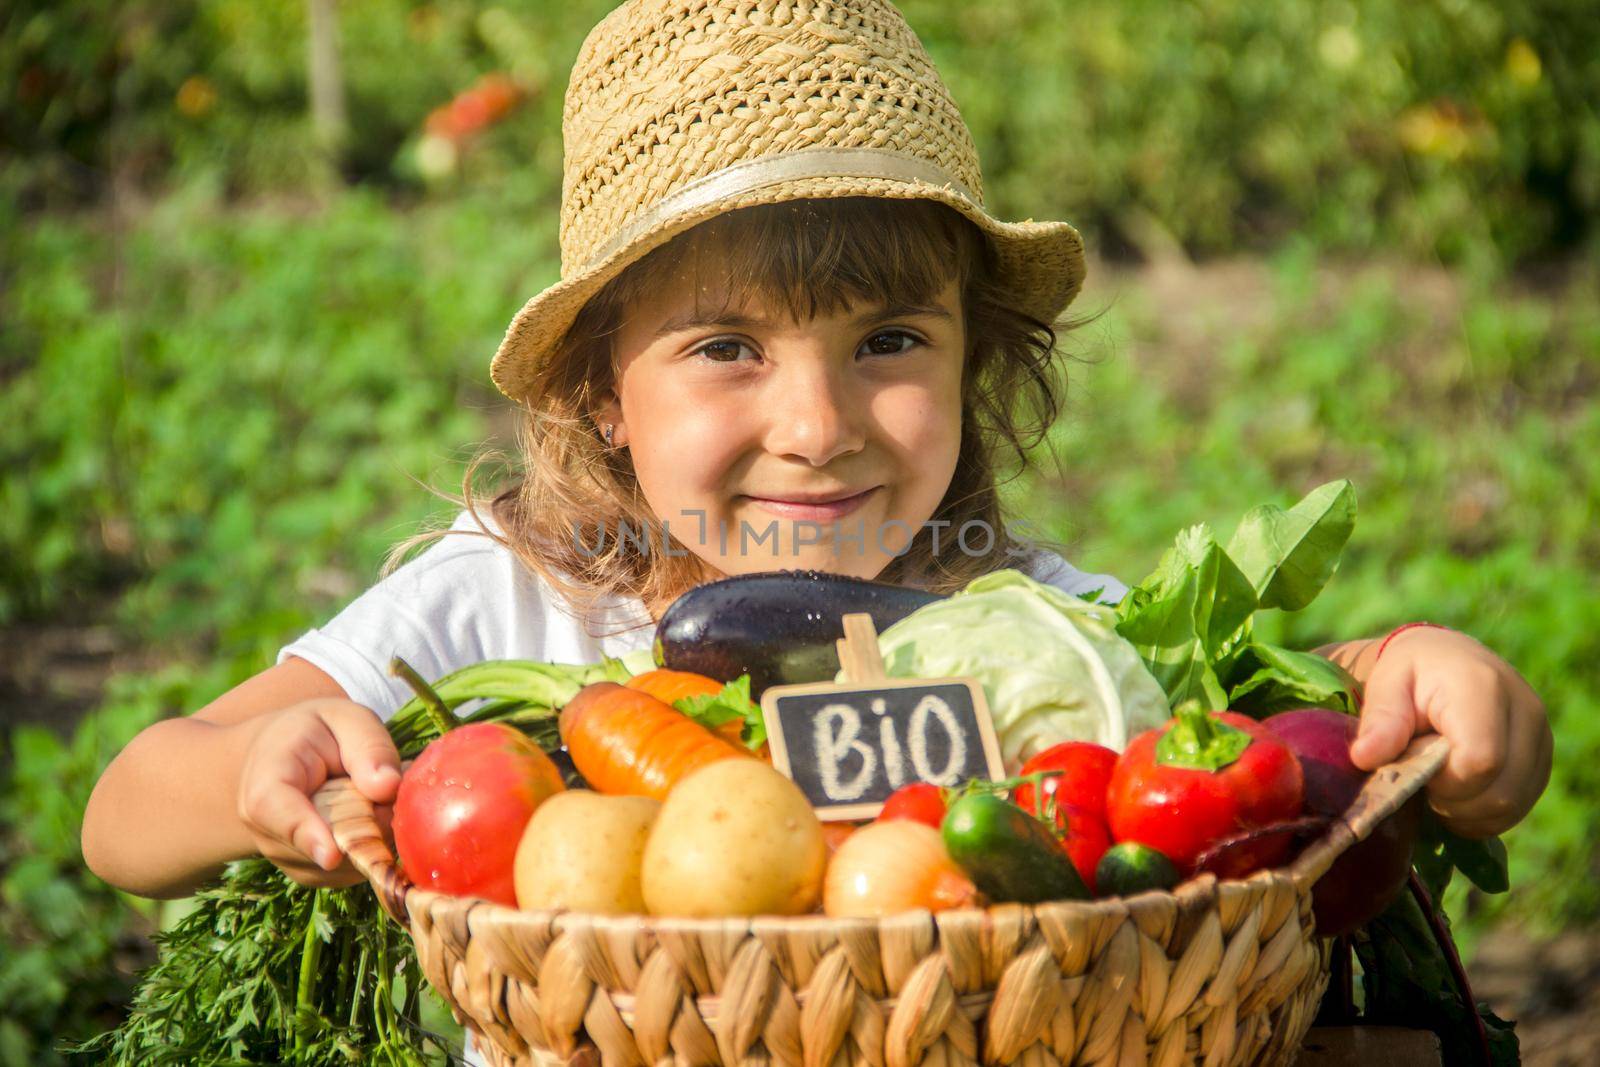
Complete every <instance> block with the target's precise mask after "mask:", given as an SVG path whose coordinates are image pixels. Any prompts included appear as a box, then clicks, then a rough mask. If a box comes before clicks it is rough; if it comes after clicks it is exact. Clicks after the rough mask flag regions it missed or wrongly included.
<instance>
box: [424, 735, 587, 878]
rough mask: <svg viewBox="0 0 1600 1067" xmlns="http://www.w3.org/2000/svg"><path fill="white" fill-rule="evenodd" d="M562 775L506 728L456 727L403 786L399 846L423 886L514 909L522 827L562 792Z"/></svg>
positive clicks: (426, 754)
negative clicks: (514, 872)
mask: <svg viewBox="0 0 1600 1067" xmlns="http://www.w3.org/2000/svg"><path fill="white" fill-rule="evenodd" d="M562 788H563V786H562V783H561V772H560V771H559V770H558V769H557V768H556V765H555V764H554V763H552V762H551V761H550V757H549V756H547V755H545V753H544V750H543V749H542V748H540V747H539V746H538V745H537V744H536V743H535V742H534V741H533V739H532V738H530V737H528V735H527V734H525V733H523V732H522V731H520V730H518V729H516V728H514V727H511V726H506V725H504V724H503V723H495V722H480V723H473V724H471V725H468V726H458V727H456V728H454V729H452V730H450V731H449V732H448V733H446V734H445V735H444V736H443V737H440V738H439V739H438V740H436V741H433V742H431V743H430V744H429V745H428V747H427V748H425V749H423V750H422V755H420V756H418V757H417V761H416V762H415V763H413V764H412V765H411V766H410V767H409V768H408V769H407V770H406V772H405V775H404V776H403V777H402V778H401V779H400V788H399V791H398V793H397V794H396V796H395V802H394V824H393V828H394V843H395V851H396V852H397V853H399V856H400V863H401V866H402V867H403V868H404V869H405V872H406V874H407V875H408V876H409V877H410V878H411V880H412V881H413V882H415V883H416V884H417V885H419V886H421V887H423V888H424V889H432V890H435V891H437V892H440V893H452V894H455V895H458V896H477V897H483V898H484V899H485V900H492V901H494V902H495V903H497V904H505V905H506V906H508V907H516V904H517V895H516V890H515V888H514V876H513V869H514V866H515V864H514V860H515V858H516V852H517V842H518V841H519V840H521V838H522V830H523V827H525V826H527V824H528V819H529V817H531V816H532V815H533V813H534V811H535V810H536V809H537V808H538V807H539V806H540V805H541V804H542V803H543V802H544V801H545V800H547V799H549V798H550V797H553V796H554V795H555V794H557V793H559V792H561V790H562Z"/></svg>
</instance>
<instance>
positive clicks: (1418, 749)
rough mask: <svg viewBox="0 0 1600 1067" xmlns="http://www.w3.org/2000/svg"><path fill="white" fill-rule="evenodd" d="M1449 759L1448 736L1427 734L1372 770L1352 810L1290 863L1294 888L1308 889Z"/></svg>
mask: <svg viewBox="0 0 1600 1067" xmlns="http://www.w3.org/2000/svg"><path fill="white" fill-rule="evenodd" d="M1449 755H1450V741H1449V739H1448V738H1446V737H1444V736H1443V735H1441V734H1426V735H1424V736H1422V737H1417V738H1413V739H1412V741H1411V744H1410V746H1409V747H1407V749H1406V750H1405V752H1403V753H1401V755H1400V758H1399V759H1397V760H1395V761H1394V762H1393V763H1389V764H1386V765H1384V766H1382V767H1379V768H1378V769H1377V770H1375V771H1373V772H1372V774H1371V775H1370V776H1369V777H1368V778H1367V781H1366V784H1365V785H1363V786H1362V787H1361V792H1360V793H1358V794H1357V795H1356V799H1355V800H1354V802H1352V803H1351V805H1350V807H1349V809H1348V810H1346V811H1345V813H1344V814H1343V815H1342V816H1340V817H1339V818H1337V819H1335V820H1333V824H1332V826H1330V827H1329V829H1328V831H1327V832H1326V833H1324V834H1323V835H1322V836H1321V837H1319V838H1317V840H1316V841H1314V842H1313V843H1312V844H1311V845H1310V846H1309V847H1308V848H1307V849H1306V850H1305V851H1304V852H1302V853H1301V854H1300V855H1299V857H1298V858H1297V859H1296V860H1295V861H1294V863H1292V864H1290V866H1289V876H1290V877H1291V878H1293V879H1294V882H1295V885H1297V886H1300V887H1302V888H1309V887H1310V886H1311V885H1312V884H1313V883H1315V882H1316V880H1317V879H1318V878H1321V877H1322V876H1323V875H1324V874H1325V873H1327V870H1328V868H1329V867H1331V866H1333V861H1334V860H1336V859H1338V858H1339V856H1340V854H1341V853H1343V852H1344V851H1345V849H1347V848H1349V847H1350V846H1352V845H1354V844H1355V843H1356V842H1358V841H1365V840H1366V839H1367V837H1368V836H1369V835H1371V833H1372V831H1373V830H1374V829H1376V828H1377V826H1378V824H1379V823H1381V822H1383V820H1385V819H1387V818H1388V817H1389V816H1390V815H1393V814H1394V813H1395V812H1397V811H1399V810H1400V809H1401V807H1403V806H1404V805H1405V802H1406V801H1408V800H1410V799H1411V798H1412V797H1413V796H1415V795H1416V794H1417V792H1418V791H1419V790H1420V789H1422V787H1423V786H1425V785H1427V784H1428V779H1430V778H1432V777H1433V776H1434V775H1435V774H1437V773H1438V772H1439V768H1440V767H1443V766H1444V761H1445V758H1446V757H1447V756H1449Z"/></svg>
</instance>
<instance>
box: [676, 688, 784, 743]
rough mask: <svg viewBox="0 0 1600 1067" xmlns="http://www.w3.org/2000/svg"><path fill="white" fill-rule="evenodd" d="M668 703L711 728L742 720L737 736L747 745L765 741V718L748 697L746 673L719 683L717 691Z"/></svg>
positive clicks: (748, 689) (758, 707)
mask: <svg viewBox="0 0 1600 1067" xmlns="http://www.w3.org/2000/svg"><path fill="white" fill-rule="evenodd" d="M672 706H673V707H675V708H677V709H678V710H679V711H681V712H683V713H684V714H685V715H687V716H689V718H691V719H693V720H694V721H695V722H697V723H699V724H700V725H702V726H707V727H711V728H712V729H715V728H716V727H718V726H722V725H724V724H725V723H730V722H742V723H743V724H744V728H743V729H742V730H741V731H740V739H741V740H743V741H744V743H745V746H746V747H747V748H750V749H758V748H760V747H761V746H762V745H764V744H766V743H767V722H766V720H765V719H763V718H762V717H761V708H760V706H759V705H757V704H756V703H755V701H753V700H751V699H750V676H749V675H748V674H741V675H739V677H737V678H735V679H734V680H733V681H731V682H729V683H728V684H727V685H724V686H723V687H722V691H721V692H718V693H705V694H702V695H700V696H691V697H682V698H680V699H678V700H674V701H673V702H672Z"/></svg>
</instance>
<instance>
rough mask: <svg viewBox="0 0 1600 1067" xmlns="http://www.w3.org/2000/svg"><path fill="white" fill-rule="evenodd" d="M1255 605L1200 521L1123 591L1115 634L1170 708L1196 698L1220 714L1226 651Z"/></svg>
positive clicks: (1224, 698) (1225, 696)
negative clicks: (1141, 661) (1141, 662)
mask: <svg viewBox="0 0 1600 1067" xmlns="http://www.w3.org/2000/svg"><path fill="white" fill-rule="evenodd" d="M1256 606H1257V602H1256V593H1255V590H1254V589H1253V588H1252V587H1251V585H1250V581H1249V579H1247V578H1246V577H1245V575H1244V572H1243V571H1241V570H1239V568H1238V567H1237V566H1236V565H1235V564H1234V562H1233V560H1231V559H1230V558H1229V557H1228V554H1227V553H1226V552H1224V551H1223V550H1222V547H1221V546H1220V545H1218V544H1217V542H1216V539H1215V538H1214V537H1212V535H1211V528H1210V527H1208V526H1206V525H1204V524H1202V525H1199V526H1192V527H1190V528H1189V529H1187V530H1185V531H1184V532H1183V533H1181V534H1179V535H1178V540H1177V543H1176V544H1175V545H1173V547H1172V548H1170V549H1168V550H1167V553H1166V555H1165V556H1163V557H1162V559H1161V565H1160V566H1159V567H1157V568H1156V571H1155V573H1154V574H1152V575H1151V576H1150V577H1149V578H1146V579H1145V580H1144V581H1143V582H1141V583H1140V584H1139V585H1138V586H1137V587H1136V588H1134V589H1133V590H1130V591H1129V595H1128V596H1127V597H1125V598H1124V599H1123V601H1122V604H1121V605H1120V606H1119V608H1118V614H1119V615H1120V617H1121V619H1120V621H1119V623H1118V624H1117V632H1118V633H1120V634H1122V636H1123V637H1125V638H1127V639H1128V640H1129V641H1131V642H1132V643H1133V646H1134V648H1136V649H1137V650H1138V652H1139V655H1140V656H1141V657H1142V658H1143V659H1144V661H1145V664H1146V666H1148V667H1149V668H1150V673H1151V674H1153V675H1155V677H1156V680H1157V681H1159V682H1160V683H1161V687H1162V688H1163V689H1164V690H1165V691H1166V694H1167V699H1168V702H1169V703H1170V704H1171V705H1172V706H1174V707H1175V706H1177V705H1178V704H1181V703H1183V702H1184V701H1186V700H1199V701H1200V702H1201V703H1202V704H1203V705H1204V706H1205V708H1206V710H1208V711H1221V710H1223V709H1224V708H1226V707H1227V706H1228V694H1227V690H1226V688H1225V687H1224V685H1223V678H1224V676H1225V674H1226V671H1227V668H1228V666H1229V665H1230V663H1231V660H1230V653H1231V651H1232V649H1233V648H1234V646H1235V645H1236V644H1237V643H1238V640H1239V638H1240V635H1241V633H1242V632H1243V631H1244V629H1245V627H1246V625H1247V624H1248V623H1249V621H1250V616H1251V615H1252V614H1253V613H1254V612H1255V610H1256Z"/></svg>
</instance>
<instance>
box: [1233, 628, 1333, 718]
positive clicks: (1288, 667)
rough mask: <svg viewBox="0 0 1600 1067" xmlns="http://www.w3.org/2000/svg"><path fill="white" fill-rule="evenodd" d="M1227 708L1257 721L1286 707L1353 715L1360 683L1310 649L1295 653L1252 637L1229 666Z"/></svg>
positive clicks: (1285, 709) (1287, 708)
mask: <svg viewBox="0 0 1600 1067" xmlns="http://www.w3.org/2000/svg"><path fill="white" fill-rule="evenodd" d="M1232 677H1234V678H1238V679H1241V680H1240V681H1237V682H1235V683H1234V684H1233V685H1232V687H1231V688H1230V690H1229V693H1228V707H1229V708H1231V709H1232V710H1234V711H1238V712H1243V713H1244V714H1246V715H1251V716H1253V717H1255V718H1258V719H1262V718H1266V717H1267V716H1268V715H1272V714H1273V713H1275V712H1279V711H1287V710H1289V709H1290V708H1331V709H1333V710H1334V711H1342V712H1346V713H1348V714H1351V715H1354V714H1356V713H1357V712H1358V711H1360V709H1361V683H1359V682H1357V681H1356V680H1355V679H1354V678H1352V677H1351V676H1350V672H1349V671H1347V670H1345V669H1344V668H1343V667H1341V666H1339V665H1338V664H1337V663H1334V662H1333V661H1332V660H1328V659H1324V658H1323V657H1321V656H1319V655H1317V654H1316V653H1314V652H1296V651H1294V650H1292V649H1287V648H1279V647H1278V646H1277V645H1269V644H1266V643H1265V642H1262V641H1256V640H1254V639H1252V640H1251V642H1250V643H1249V644H1248V645H1246V646H1245V648H1244V650H1243V651H1242V652H1241V653H1240V656H1239V659H1238V660H1237V661H1236V662H1235V664H1234V669H1233V673H1232Z"/></svg>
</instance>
